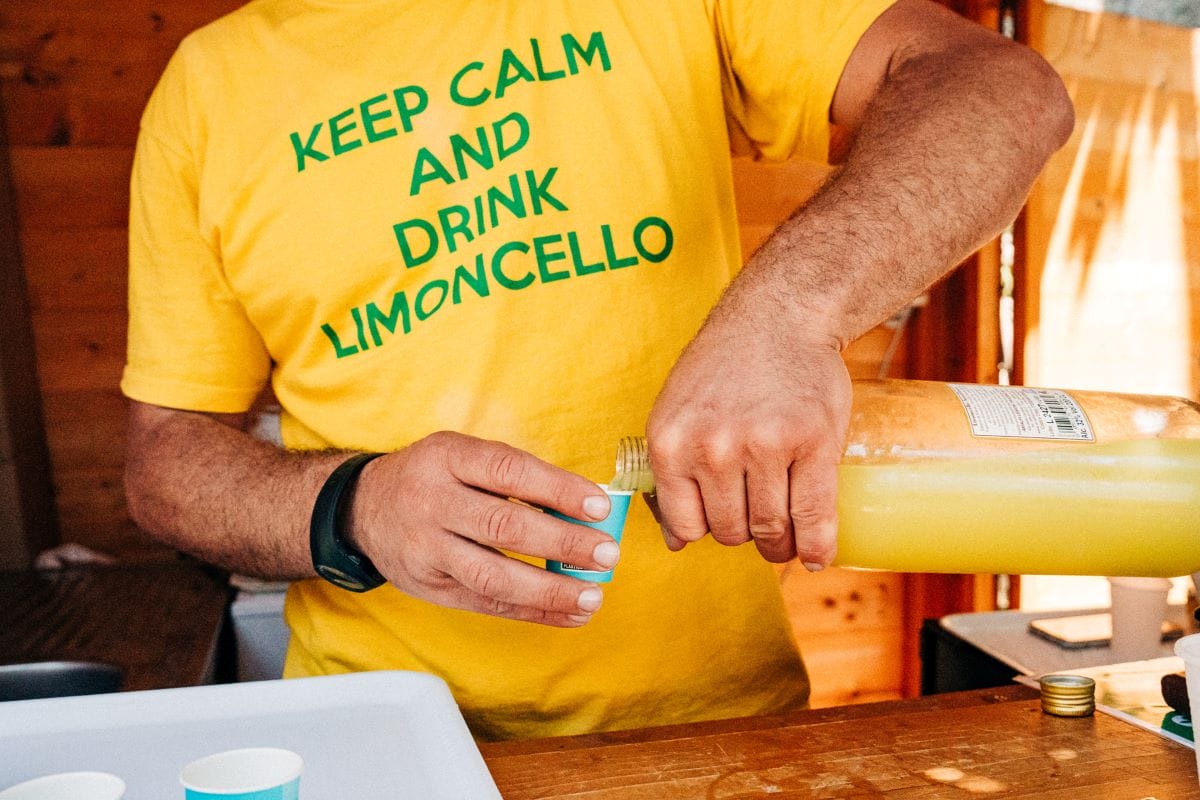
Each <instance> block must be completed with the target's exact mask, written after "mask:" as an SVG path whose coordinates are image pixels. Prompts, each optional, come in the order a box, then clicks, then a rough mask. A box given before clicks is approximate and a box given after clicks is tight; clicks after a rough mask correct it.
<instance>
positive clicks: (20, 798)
mask: <svg viewBox="0 0 1200 800" xmlns="http://www.w3.org/2000/svg"><path fill="white" fill-rule="evenodd" d="M124 796H125V781H123V780H121V779H120V778H118V777H117V776H116V775H110V774H109V773H107V772H60V773H57V774H55V775H44V776H42V777H40V778H34V779H33V780H31V781H25V782H24V783H19V784H17V785H16V786H10V787H9V788H7V789H5V790H4V791H2V792H0V800H82V798H87V800H121V798H122V797H124Z"/></svg>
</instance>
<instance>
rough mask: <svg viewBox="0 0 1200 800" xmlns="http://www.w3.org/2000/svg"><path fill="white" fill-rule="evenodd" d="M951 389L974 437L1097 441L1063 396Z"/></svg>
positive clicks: (1012, 389)
mask: <svg viewBox="0 0 1200 800" xmlns="http://www.w3.org/2000/svg"><path fill="white" fill-rule="evenodd" d="M950 388H951V389H953V390H954V394H956V395H958V399H959V402H961V403H962V405H963V410H964V411H966V412H967V421H968V422H969V423H970V424H971V433H972V434H973V435H975V436H997V437H1004V438H1008V439H1067V440H1071V441H1076V442H1094V441H1096V436H1095V434H1094V433H1093V432H1092V424H1091V423H1090V422H1089V421H1088V418H1087V415H1086V414H1084V413H1083V409H1082V408H1080V407H1079V404H1078V403H1076V402H1075V398H1073V397H1071V395H1069V394H1067V393H1066V392H1061V391H1059V390H1057V389H1033V388H1029V387H1025V386H976V385H974V384H969V383H952V384H950Z"/></svg>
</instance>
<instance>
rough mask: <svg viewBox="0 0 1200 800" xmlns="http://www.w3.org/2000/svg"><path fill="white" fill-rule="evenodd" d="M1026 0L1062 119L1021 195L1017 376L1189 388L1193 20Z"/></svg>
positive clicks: (1199, 363)
mask: <svg viewBox="0 0 1200 800" xmlns="http://www.w3.org/2000/svg"><path fill="white" fill-rule="evenodd" d="M1035 9H1036V10H1037V12H1038V14H1037V16H1036V18H1035V19H1036V21H1037V22H1036V25H1035V34H1036V38H1035V40H1034V44H1035V45H1036V46H1037V47H1038V49H1040V50H1041V51H1042V52H1043V54H1044V55H1045V56H1046V58H1047V59H1048V60H1049V61H1050V63H1051V64H1053V65H1054V67H1055V68H1056V69H1057V70H1058V71H1059V73H1060V74H1061V75H1062V76H1063V79H1064V81H1065V82H1066V85H1067V88H1068V90H1069V91H1070V93H1071V96H1072V98H1073V100H1074V102H1075V110H1076V124H1075V132H1074V134H1073V135H1072V137H1071V139H1070V141H1069V142H1068V143H1067V145H1066V146H1065V147H1064V148H1063V149H1062V150H1061V151H1059V152H1058V153H1057V154H1056V155H1055V156H1054V158H1053V159H1052V161H1051V162H1050V164H1049V166H1048V167H1047V169H1046V171H1045V173H1044V174H1043V177H1042V180H1041V181H1040V183H1039V185H1038V187H1037V188H1036V189H1035V192H1034V194H1033V196H1032V197H1031V198H1030V204H1029V210H1030V213H1029V216H1028V224H1029V236H1028V241H1029V245H1030V260H1029V272H1028V274H1027V275H1026V281H1025V283H1026V287H1027V292H1028V294H1027V315H1028V330H1027V333H1026V337H1027V339H1026V351H1025V360H1026V382H1027V383H1029V384H1043V385H1059V386H1067V387H1074V388H1088V389H1104V390H1111V391H1127V392H1144V393H1159V394H1172V395H1182V396H1189V397H1192V398H1200V224H1197V220H1198V219H1200V126H1198V124H1197V116H1198V109H1200V86H1198V83H1200V30H1197V29H1189V28H1182V27H1175V26H1171V25H1167V24H1164V23H1158V22H1150V21H1146V20H1139V19H1135V18H1130V17H1122V16H1118V15H1116V14H1107V13H1087V12H1083V11H1076V10H1073V9H1069V8H1062V7H1059V6H1054V5H1046V4H1042V3H1041V2H1040V0H1039V2H1038V3H1037V4H1036V5H1035Z"/></svg>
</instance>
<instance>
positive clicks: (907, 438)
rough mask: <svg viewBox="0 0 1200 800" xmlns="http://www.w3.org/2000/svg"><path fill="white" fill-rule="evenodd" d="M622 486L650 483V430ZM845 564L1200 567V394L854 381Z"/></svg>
mask: <svg viewBox="0 0 1200 800" xmlns="http://www.w3.org/2000/svg"><path fill="white" fill-rule="evenodd" d="M617 455H618V457H617V474H616V476H615V477H614V479H613V484H614V485H618V484H620V485H624V486H628V487H629V488H634V489H636V490H639V491H652V490H653V488H654V483H653V473H652V472H651V470H650V465H649V458H648V453H647V450H646V444H645V440H644V439H643V438H642V437H629V438H627V439H623V440H622V441H621V442H620V444H619V446H618V453H617ZM838 517H839V532H838V555H837V558H836V559H835V561H834V563H835V564H838V565H842V566H853V567H865V568H875V569H887V570H895V571H901V572H955V573H958V572H962V573H1009V574H1049V575H1145V576H1156V577H1172V576H1176V575H1186V574H1189V573H1193V572H1197V571H1200V406H1198V405H1197V404H1196V403H1193V402H1191V401H1190V400H1186V399H1183V398H1178V397H1165V396H1157V395H1132V394H1117V393H1108V392H1088V391H1071V392H1064V391H1059V390H1054V389H1039V388H1030V387H1007V386H1003V387H1002V386H983V385H974V384H951V383H941V382H935V381H909V380H872V381H855V382H854V394H853V406H852V410H851V416H850V426H849V432H848V435H847V439H846V448H845V452H844V455H843V458H842V462H841V466H840V467H839V492H838Z"/></svg>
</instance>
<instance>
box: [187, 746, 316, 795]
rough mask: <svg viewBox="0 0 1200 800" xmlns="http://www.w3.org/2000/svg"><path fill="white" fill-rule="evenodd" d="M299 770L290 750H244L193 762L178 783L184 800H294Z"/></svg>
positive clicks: (299, 763) (301, 764)
mask: <svg viewBox="0 0 1200 800" xmlns="http://www.w3.org/2000/svg"><path fill="white" fill-rule="evenodd" d="M303 769H304V761H303V760H302V759H301V758H300V756H298V755H297V754H295V753H293V752H292V751H291V750H281V749H279V748H277V747H247V748H243V749H241V750H226V751H225V752H223V753H215V754H213V755H211V756H205V757H204V758H201V759H197V760H196V761H193V762H192V763H190V764H188V765H187V766H186V767H184V768H183V771H182V772H180V773H179V782H180V783H182V784H183V796H184V798H185V799H186V800H298V798H299V797H300V773H301V771H303Z"/></svg>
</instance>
